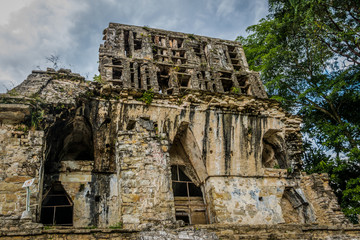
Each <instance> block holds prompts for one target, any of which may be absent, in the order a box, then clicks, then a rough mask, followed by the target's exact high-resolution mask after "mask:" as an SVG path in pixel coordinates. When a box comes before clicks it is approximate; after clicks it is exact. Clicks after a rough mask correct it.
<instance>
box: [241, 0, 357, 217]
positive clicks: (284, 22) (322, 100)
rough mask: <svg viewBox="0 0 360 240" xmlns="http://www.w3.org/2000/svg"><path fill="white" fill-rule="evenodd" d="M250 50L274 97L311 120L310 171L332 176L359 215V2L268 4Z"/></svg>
mask: <svg viewBox="0 0 360 240" xmlns="http://www.w3.org/2000/svg"><path fill="white" fill-rule="evenodd" d="M269 12H270V13H269V15H268V16H267V17H266V18H265V19H262V20H261V21H260V22H259V24H257V25H253V26H250V27H249V28H248V29H247V30H248V31H249V32H250V33H251V34H250V35H249V36H248V37H246V38H244V37H238V41H240V42H242V44H243V45H244V49H245V53H246V56H247V58H248V61H249V65H250V68H251V69H253V70H255V71H260V73H261V78H262V80H263V81H264V83H265V86H266V88H267V90H268V93H269V95H270V96H271V97H272V98H274V99H277V100H279V101H280V102H281V103H282V106H283V107H284V108H285V109H287V110H289V111H292V112H294V113H297V114H299V115H301V116H302V117H303V119H304V124H303V132H304V133H305V135H307V136H309V137H311V138H313V139H314V141H315V144H316V145H318V146H320V147H319V148H316V147H314V143H312V144H305V145H304V147H305V150H306V152H305V153H306V154H305V155H304V161H305V168H306V170H307V171H308V172H327V173H329V175H330V177H331V185H332V187H333V188H334V190H335V193H336V195H337V196H338V199H339V201H340V204H341V206H342V208H343V209H344V212H345V214H347V215H348V216H349V217H351V219H352V220H353V221H356V218H355V216H356V214H360V206H359V205H360V203H359V194H360V189H359V183H360V177H359V173H360V150H359V145H360V71H359V70H360V8H359V5H358V3H357V1H355V0H341V1H339V0H306V1H302V0H269Z"/></svg>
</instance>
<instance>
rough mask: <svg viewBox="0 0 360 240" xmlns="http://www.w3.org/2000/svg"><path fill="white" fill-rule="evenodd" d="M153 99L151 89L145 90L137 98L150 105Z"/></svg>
mask: <svg viewBox="0 0 360 240" xmlns="http://www.w3.org/2000/svg"><path fill="white" fill-rule="evenodd" d="M153 99H154V92H153V90H152V89H149V90H146V91H145V92H144V93H143V95H142V96H141V98H139V99H138V100H140V101H142V102H144V103H146V104H147V105H150V104H151V103H152V101H153Z"/></svg>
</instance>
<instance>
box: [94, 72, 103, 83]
mask: <svg viewBox="0 0 360 240" xmlns="http://www.w3.org/2000/svg"><path fill="white" fill-rule="evenodd" d="M93 81H94V82H97V83H100V84H103V83H104V82H103V80H102V79H101V75H100V74H99V75H97V74H95V75H94V77H93Z"/></svg>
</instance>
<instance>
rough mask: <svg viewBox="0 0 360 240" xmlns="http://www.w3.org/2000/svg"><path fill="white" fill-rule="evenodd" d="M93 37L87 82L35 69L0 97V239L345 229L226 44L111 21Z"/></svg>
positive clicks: (282, 121)
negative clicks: (95, 77) (96, 69)
mask: <svg viewBox="0 0 360 240" xmlns="http://www.w3.org/2000/svg"><path fill="white" fill-rule="evenodd" d="M104 40H105V43H104V45H102V46H101V47H100V72H101V76H102V82H101V83H98V82H90V81H85V80H84V78H83V77H81V76H80V75H78V74H74V73H72V72H71V71H70V70H65V69H61V70H59V71H55V70H53V69H48V70H47V71H33V73H32V74H31V75H29V77H28V79H27V80H25V81H24V82H23V83H22V84H20V85H19V86H18V87H16V88H14V89H13V90H11V91H10V92H9V93H8V94H3V95H2V96H1V99H0V100H1V103H0V121H1V125H0V133H1V134H0V143H1V145H0V180H1V181H0V227H1V229H2V232H1V234H2V235H3V236H4V237H6V238H12V237H14V238H15V237H19V236H21V237H22V238H24V239H45V238H47V237H49V236H51V237H53V238H54V239H71V238H72V237H75V236H76V238H77V239H81V238H84V239H87V238H92V239H99V238H109V237H111V238H114V239H116V238H117V239H135V238H136V239H164V238H166V239H218V238H219V239H243V238H246V237H249V236H250V235H251V234H252V235H251V236H255V235H256V234H257V235H256V236H261V234H263V235H264V236H265V237H266V238H265V239H268V238H269V239H271V237H274V236H276V237H277V239H291V238H293V239H301V238H303V239H304V238H307V237H308V236H312V237H314V239H322V238H323V237H326V236H329V237H330V239H331V237H334V239H335V238H337V237H341V238H342V239H350V236H351V237H353V238H351V239H356V238H354V236H355V235H356V234H355V233H359V229H358V228H356V227H353V226H351V225H350V224H349V222H348V221H347V220H346V219H345V217H344V215H343V214H342V212H341V211H340V208H339V206H338V204H337V202H336V199H335V196H334V194H333V193H332V192H331V189H330V187H329V185H328V179H327V178H326V176H325V175H312V176H306V175H305V174H304V173H302V172H301V148H302V147H301V134H300V123H301V119H299V118H298V117H296V116H292V115H290V114H288V113H286V112H284V111H283V110H282V109H281V108H280V106H279V103H277V102H276V101H274V100H271V99H268V98H267V96H266V93H265V91H264V89H263V86H262V84H261V82H260V80H259V78H258V75H257V74H256V73H254V72H251V71H249V69H248V67H247V63H246V58H245V56H244V53H243V50H242V48H241V46H240V45H239V44H238V43H236V42H231V41H224V40H220V39H213V38H206V37H202V36H193V35H189V34H182V33H174V32H167V31H163V30H157V29H147V28H141V27H132V26H126V25H120V24H110V25H109V28H107V29H106V30H105V31H104ZM185 83H186V84H185ZM146 90H147V91H146ZM145 91H146V92H145ZM146 94H150V97H148V99H147V100H149V98H150V102H147V103H146V101H145V100H146V96H147V95H146ZM148 96H149V95H148ZM32 178H34V179H35V182H34V184H33V185H32V186H31V189H30V190H31V205H30V209H31V219H26V218H25V219H24V218H21V216H22V214H23V212H24V211H25V196H26V195H25V189H23V188H22V187H21V186H22V184H23V182H24V181H25V180H28V179H32ZM54 196H55V197H54ZM56 196H60V197H61V198H62V199H63V200H61V201H60V200H55V198H56ZM56 209H58V210H56ZM59 209H60V210H59ZM54 212H55V214H53V213H54ZM52 214H53V215H52ZM184 222H185V223H187V224H199V223H208V224H209V225H199V227H200V228H201V229H202V230H199V231H198V230H196V229H195V230H194V229H192V230H189V229H187V230H186V229H185V230H179V229H177V230H174V228H178V227H179V226H181V225H182V224H184ZM41 223H43V224H45V225H67V226H68V228H65V229H64V230H57V229H54V230H53V231H51V230H41V227H42V224H41ZM224 224H228V225H224ZM279 224H280V225H279ZM291 224H295V225H291ZM314 224H315V225H314ZM316 224H321V226H322V227H320V228H316V227H314V226H316ZM224 226H225V227H224ZM226 226H228V227H226ZM240 226H243V227H244V229H245V230H246V229H247V230H246V231H248V233H249V234H247V233H246V232H245V230H244V229H243V230H241V229H242V228H241V227H240ZM247 226H250V227H247ZM251 226H253V228H252V227H251ZM266 226H274V230H269V229H268V227H266ZM275 226H277V227H275ZM279 226H283V227H279ZM293 226H297V227H298V230H294V227H293ZM307 226H310V228H307ZM311 226H312V227H311ZM93 228H94V229H95V228H97V230H93V232H91V229H93ZM99 228H101V229H102V230H99ZM119 228H121V229H125V230H116V229H119ZM227 228H228V230H227ZM19 229H22V230H24V229H33V231H35V232H33V233H31V232H29V231H27V230H24V231H25V232H18V230H19ZM71 229H73V230H71ZM74 229H75V230H74ZM76 229H77V230H76ZM106 229H107V230H106ZM110 229H115V230H111V231H110ZM254 229H255V230H256V229H257V233H254V231H255V230H254ZM309 229H310V230H309ZM329 229H330V230H329ZM62 231H63V232H62ZM181 231H183V232H181ZM284 231H286V232H287V233H286V234H285V233H283V232H284ZM255 232H256V231H255ZM31 234H33V235H31ZM254 234H255V235H254ZM235 235H237V236H238V237H236V238H233V237H234V236H235ZM0 236H1V235H0ZM90 236H91V237H90ZM294 236H296V237H294ZM247 239H251V238H247Z"/></svg>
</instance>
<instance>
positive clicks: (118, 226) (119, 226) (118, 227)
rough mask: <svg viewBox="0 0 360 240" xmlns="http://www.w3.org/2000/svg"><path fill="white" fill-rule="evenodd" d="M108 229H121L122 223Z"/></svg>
mask: <svg viewBox="0 0 360 240" xmlns="http://www.w3.org/2000/svg"><path fill="white" fill-rule="evenodd" d="M109 228H111V229H122V228H123V223H122V222H118V223H116V224H115V225H113V226H110V227H109Z"/></svg>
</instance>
